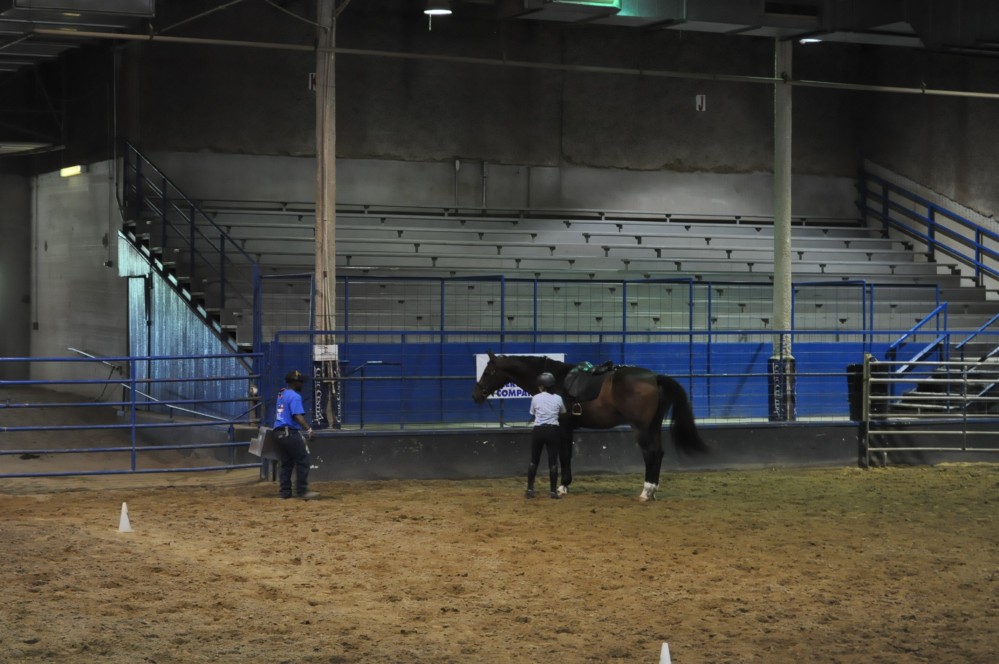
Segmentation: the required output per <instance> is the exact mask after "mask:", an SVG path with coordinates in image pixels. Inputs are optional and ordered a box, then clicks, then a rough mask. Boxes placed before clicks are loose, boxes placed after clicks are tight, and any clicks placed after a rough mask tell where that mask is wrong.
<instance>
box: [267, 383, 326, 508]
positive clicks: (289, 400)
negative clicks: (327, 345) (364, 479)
mask: <svg viewBox="0 0 999 664" xmlns="http://www.w3.org/2000/svg"><path fill="white" fill-rule="evenodd" d="M284 382H285V383H286V384H287V387H284V388H282V389H281V390H280V391H278V394H277V408H276V410H275V412H276V415H275V417H274V441H275V443H276V444H277V450H278V455H279V458H280V461H281V474H280V484H279V491H280V494H281V497H282V498H291V496H292V492H291V474H292V471H293V470H294V472H295V495H296V496H297V497H299V498H301V499H303V500H312V499H314V498H318V497H319V494H318V493H316V492H315V491H309V466H310V465H311V459H310V458H309V447H308V445H307V444H306V439H305V438H306V437H307V438H310V439H311V438H312V427H310V426H309V422H308V420H306V419H305V408H304V407H303V406H302V394H301V393H302V385H304V384H305V376H303V375H302V372H301V371H291V372H289V373H288V374H287V375H286V376H285V377H284ZM303 432H304V436H305V437H303Z"/></svg>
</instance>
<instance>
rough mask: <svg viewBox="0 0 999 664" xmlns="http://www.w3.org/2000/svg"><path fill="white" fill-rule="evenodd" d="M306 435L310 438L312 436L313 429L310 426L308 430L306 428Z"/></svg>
mask: <svg viewBox="0 0 999 664" xmlns="http://www.w3.org/2000/svg"><path fill="white" fill-rule="evenodd" d="M305 435H306V436H307V437H309V438H312V429H311V428H310V429H306V430H305Z"/></svg>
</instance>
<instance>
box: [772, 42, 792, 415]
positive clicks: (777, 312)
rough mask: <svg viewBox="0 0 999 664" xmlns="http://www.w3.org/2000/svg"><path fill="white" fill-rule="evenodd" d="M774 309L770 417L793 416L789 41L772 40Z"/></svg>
mask: <svg viewBox="0 0 999 664" xmlns="http://www.w3.org/2000/svg"><path fill="white" fill-rule="evenodd" d="M774 44H775V48H774V52H775V57H774V77H775V78H777V79H780V80H781V81H783V82H779V83H776V84H774V302H773V305H774V312H773V329H774V338H773V353H772V355H771V358H770V419H771V420H779V421H787V420H793V419H795V407H794V403H795V394H794V391H795V390H794V387H795V380H794V357H793V356H792V355H791V336H790V335H789V334H787V332H788V331H789V330H790V329H791V290H792V287H791V144H792V143H791V124H792V123H791V108H792V107H791V90H792V87H791V84H790V81H791V46H792V44H791V42H790V41H781V40H779V39H778V40H776V41H775V42H774Z"/></svg>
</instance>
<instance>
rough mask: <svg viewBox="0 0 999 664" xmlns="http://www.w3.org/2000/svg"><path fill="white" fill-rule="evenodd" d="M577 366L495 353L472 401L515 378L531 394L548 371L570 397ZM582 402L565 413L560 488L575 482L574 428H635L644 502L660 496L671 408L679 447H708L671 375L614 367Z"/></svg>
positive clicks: (557, 389)
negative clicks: (574, 410)
mask: <svg viewBox="0 0 999 664" xmlns="http://www.w3.org/2000/svg"><path fill="white" fill-rule="evenodd" d="M573 368H574V365H571V364H566V363H564V362H558V361H557V360H552V359H549V358H547V357H535V356H529V355H494V354H493V353H492V352H490V353H489V363H488V364H487V365H486V368H485V370H484V371H483V372H482V378H481V379H479V381H478V382H477V383H476V384H475V388H474V389H473V390H472V400H474V401H475V403H482V402H483V401H484V400H485V399H486V397H488V396H489V395H490V394H492V393H493V392H495V391H496V390H498V389H499V388H501V387H503V386H504V385H506V384H507V383H510V382H512V383H514V384H515V385H517V386H518V387H520V388H521V389H522V390H524V391H525V392H528V393H529V394H535V393H537V389H538V388H537V383H538V380H537V379H538V376H539V375H540V374H541V373H543V372H545V371H547V372H549V373H551V374H552V375H553V376H555V381H556V386H555V390H554V391H555V393H556V394H559V395H560V396H562V398H563V399H566V394H565V385H564V381H565V377H566V376H567V375H568V374H569V372H570V371H572V369H573ZM581 407H582V413H580V414H579V415H567V416H566V423H565V426H566V427H567V429H568V431H567V435H566V437H565V447H564V448H563V450H562V451H561V453H560V454H559V460H560V461H561V463H562V486H560V487H559V493H565V490H566V487H568V485H569V483H570V482H572V470H571V467H570V461H571V459H572V429H576V428H585V429H610V428H612V427H616V426H619V425H621V424H627V425H629V426H630V427H631V430H632V431H634V432H635V436H636V438H637V439H638V446H639V447H640V448H641V450H642V457H643V458H644V459H645V484H644V486H643V488H642V493H641V495H640V496H639V500H642V501H646V500H655V497H656V490H657V489H658V488H659V473H660V469H661V466H662V460H663V445H662V426H663V419H664V418H665V417H666V413H667V412H669V410H670V408H672V409H673V422H672V426H671V427H670V433H671V437H672V439H673V444H674V445H675V446H676V448H677V450H679V451H681V452H683V453H686V454H692V453H698V452H707V451H708V447H707V445H705V444H704V441H703V440H701V436H700V434H699V433H698V431H697V426H696V425H695V424H694V412H693V409H692V408H691V407H690V401H689V400H688V399H687V393H686V391H685V390H684V389H683V386H682V385H680V384H679V383H678V382H676V381H675V380H674V379H672V378H670V377H669V376H664V375H661V374H657V373H655V372H654V371H650V370H649V369H643V368H641V367H631V366H619V367H617V368H615V369H613V370H612V371H610V372H608V373H606V374H605V375H604V379H603V384H602V386H601V388H600V394H599V395H598V396H597V398H596V399H594V400H592V401H587V402H584V403H582V404H581Z"/></svg>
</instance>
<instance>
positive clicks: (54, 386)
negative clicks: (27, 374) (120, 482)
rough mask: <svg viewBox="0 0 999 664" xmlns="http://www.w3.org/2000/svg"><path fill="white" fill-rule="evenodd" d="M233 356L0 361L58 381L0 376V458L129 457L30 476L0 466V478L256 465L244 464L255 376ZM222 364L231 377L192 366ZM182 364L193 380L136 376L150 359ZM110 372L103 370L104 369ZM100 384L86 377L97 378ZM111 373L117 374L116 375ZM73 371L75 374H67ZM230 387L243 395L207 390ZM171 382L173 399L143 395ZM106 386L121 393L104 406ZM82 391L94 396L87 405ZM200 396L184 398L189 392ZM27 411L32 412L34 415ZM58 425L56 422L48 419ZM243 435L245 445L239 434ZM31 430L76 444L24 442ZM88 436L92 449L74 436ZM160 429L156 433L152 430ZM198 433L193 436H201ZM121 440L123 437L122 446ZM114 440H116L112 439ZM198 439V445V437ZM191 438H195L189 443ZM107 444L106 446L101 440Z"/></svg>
mask: <svg viewBox="0 0 999 664" xmlns="http://www.w3.org/2000/svg"><path fill="white" fill-rule="evenodd" d="M242 359H243V358H242V357H241V356H236V355H204V356H198V355H192V356H162V357H137V356H125V357H100V358H98V357H94V356H85V357H22V358H17V357H7V358H0V363H3V364H15V363H24V365H25V366H29V367H31V371H32V373H35V374H37V375H46V374H49V375H57V376H59V377H58V378H48V379H46V378H33V379H27V378H24V379H14V380H0V396H3V400H2V401H0V418H2V419H0V436H2V438H0V459H2V458H9V457H14V456H22V455H24V456H25V457H26V458H28V457H30V458H33V457H34V456H43V455H74V454H87V455H99V456H100V458H102V459H103V458H105V457H104V455H121V454H127V455H128V463H127V464H122V463H121V459H120V458H111V457H108V458H107V461H106V462H101V463H99V464H97V465H100V466H102V467H101V468H99V469H93V468H86V467H80V468H72V467H62V468H59V469H52V468H49V469H45V470H37V471H23V472H21V471H20V469H17V470H15V471H13V472H11V471H3V470H0V477H40V476H68V475H112V474H126V473H167V472H189V471H209V470H231V469H236V468H259V467H260V461H259V460H256V459H253V458H247V456H246V453H245V449H246V447H247V445H248V443H249V437H250V436H249V434H248V433H246V432H248V431H249V430H250V429H251V428H253V426H255V423H256V421H257V420H258V419H259V408H260V402H259V401H258V400H257V399H256V398H254V397H250V396H249V395H250V392H251V391H250V388H251V386H253V385H255V384H257V383H258V382H259V379H260V376H259V375H256V374H253V375H247V374H246V373H245V370H244V369H243V367H242V364H241V361H242ZM218 360H223V361H230V362H232V364H233V372H232V374H229V375H211V376H208V375H196V374H197V373H198V372H197V364H198V363H199V362H202V361H218ZM181 362H184V363H187V364H188V365H190V366H191V367H192V369H193V372H192V373H194V374H195V377H188V378H179V377H172V378H145V379H140V378H136V376H137V375H139V371H138V368H139V367H140V366H141V365H146V364H148V363H168V364H175V363H181ZM108 367H111V371H110V373H107V368H108ZM98 371H99V372H101V373H103V374H106V377H103V378H90V377H84V376H87V375H95V374H96V373H97V372H98ZM116 373H121V376H118V377H114V375H115V374H116ZM68 374H76V375H78V376H80V377H76V378H71V377H66V376H67V375H68ZM232 381H238V382H242V383H246V389H245V393H246V394H247V395H248V396H247V397H246V398H243V399H234V398H225V397H220V396H218V394H220V393H221V392H224V391H225V390H218V389H214V390H213V386H214V387H216V388H217V387H218V386H219V385H220V384H221V383H225V382H232ZM164 386H170V389H169V390H168V391H169V392H171V393H173V394H175V395H177V396H175V397H173V398H155V397H153V396H151V395H150V393H151V392H154V391H162V390H157V389H156V388H162V387H164ZM108 388H115V389H118V388H120V389H121V390H122V397H121V398H120V399H112V400H108V401H104V400H102V397H103V395H104V394H105V392H106V391H107V389H108ZM87 392H90V393H94V392H99V393H98V394H96V395H94V396H93V397H92V398H90V399H89V400H88V399H87V398H86V397H87V396H88V395H87V394H85V393H87ZM198 392H200V393H202V396H200V397H191V396H190V393H198ZM32 414H34V416H33V415H32ZM54 422H58V423H54ZM238 430H239V431H243V432H244V435H243V436H242V437H245V438H246V440H242V441H240V440H237V438H238V437H241V436H239V435H238V434H237V431H238ZM39 432H53V433H56V434H61V433H68V432H74V433H75V434H76V435H75V436H74V438H73V442H74V443H75V444H71V445H66V446H52V445H51V444H49V446H39V445H32V444H31V443H33V442H35V435H34V434H37V433H39ZM85 432H94V433H93V434H92V436H91V437H93V438H96V439H97V440H95V442H94V444H93V445H91V446H86V445H81V444H79V439H80V438H81V437H83V436H86V435H87V434H86V433H85ZM157 432H161V433H157ZM199 432H201V433H199ZM125 437H127V441H125V440H121V439H122V438H125ZM116 438H118V439H119V440H118V441H117V442H116V441H115V439H116ZM199 439H200V440H199ZM192 441H193V442H192ZM108 443H111V444H108ZM205 450H220V451H221V452H222V456H218V455H214V457H213V459H212V460H213V461H214V462H215V463H205V461H202V460H201V459H198V461H197V462H196V463H194V464H191V463H190V460H189V459H181V458H180V457H177V458H175V459H173V460H172V461H164V459H162V458H160V459H158V460H157V462H156V463H155V464H152V465H149V464H146V465H144V464H143V463H142V461H143V460H145V459H147V458H148V455H150V454H151V453H162V452H169V451H174V452H176V451H185V452H199V451H205Z"/></svg>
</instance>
